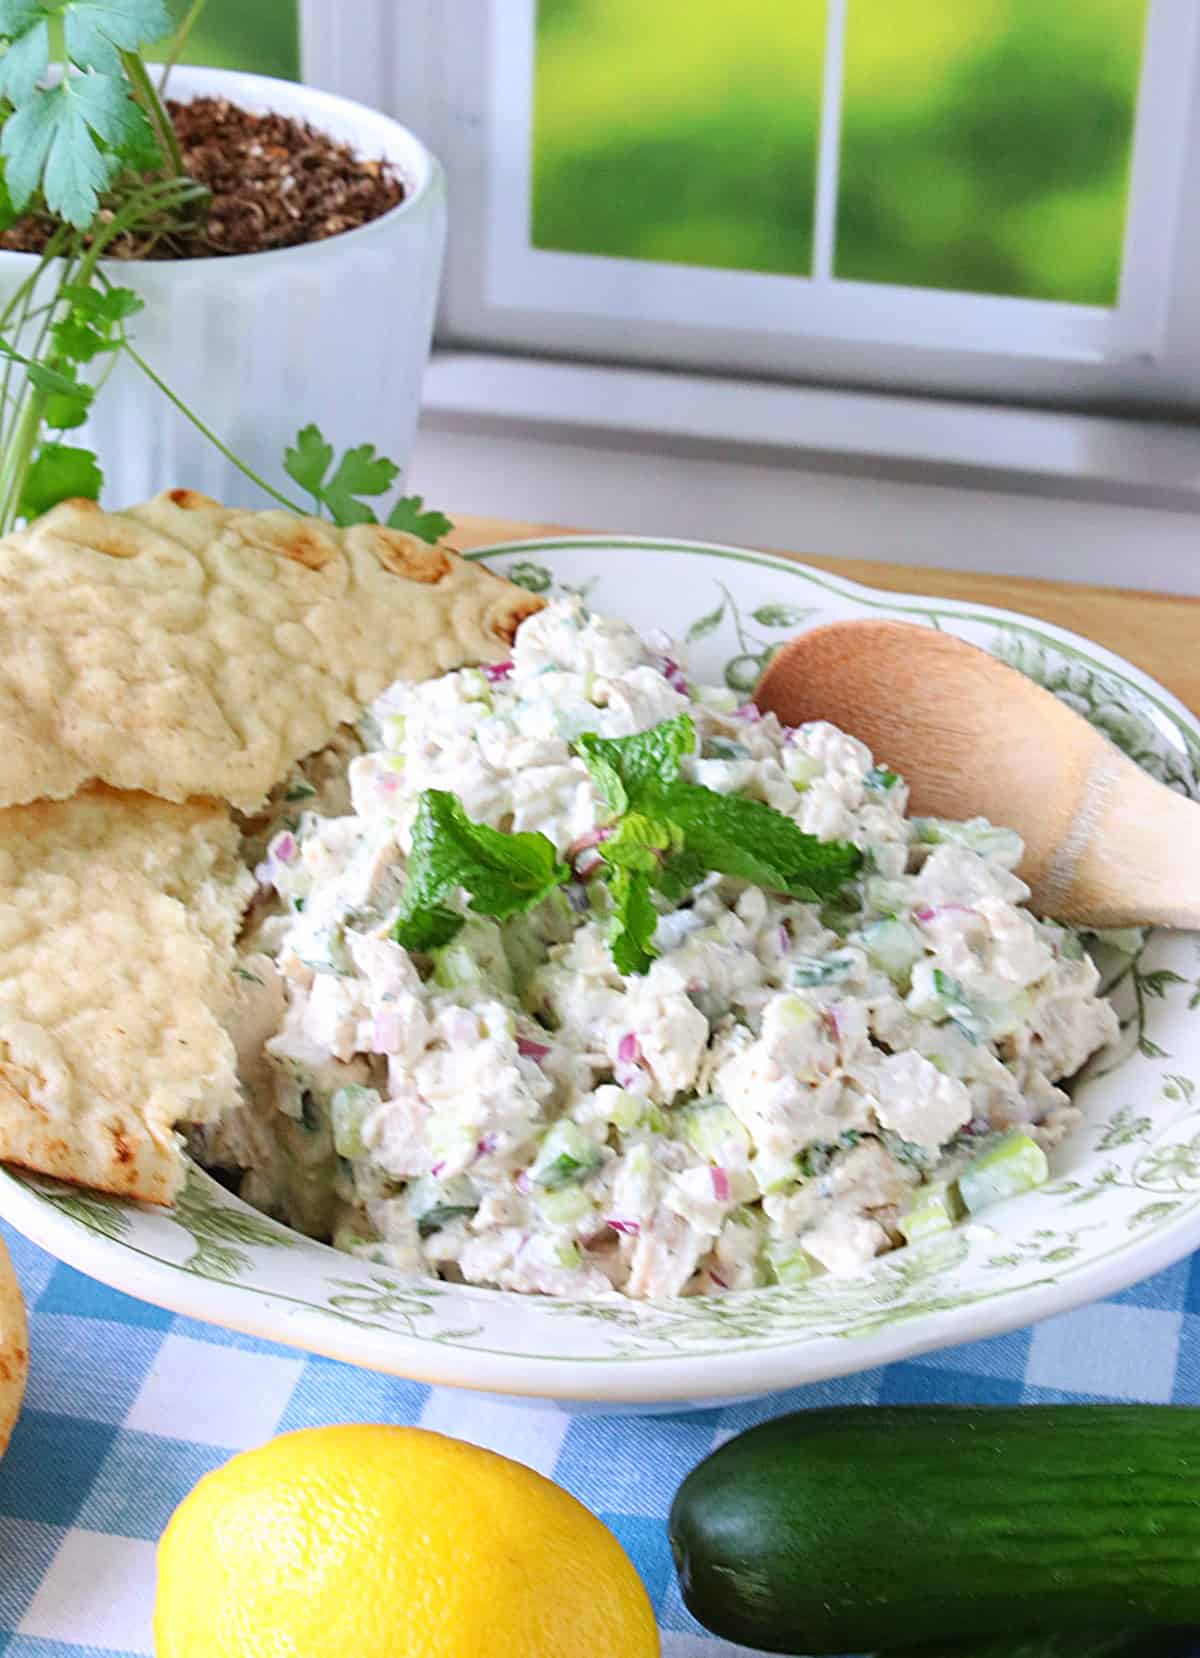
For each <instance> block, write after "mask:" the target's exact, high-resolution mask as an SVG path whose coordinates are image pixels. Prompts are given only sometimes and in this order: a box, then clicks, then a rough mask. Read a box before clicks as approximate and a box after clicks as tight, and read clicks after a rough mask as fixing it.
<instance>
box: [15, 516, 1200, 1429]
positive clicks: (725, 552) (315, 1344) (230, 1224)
mask: <svg viewBox="0 0 1200 1658" xmlns="http://www.w3.org/2000/svg"><path fill="white" fill-rule="evenodd" d="M485 556H487V559H488V562H489V564H490V565H491V566H492V568H493V569H496V570H499V571H501V572H503V573H504V574H507V575H509V576H511V577H513V578H514V579H516V580H518V581H520V582H522V583H523V584H525V585H527V586H531V587H534V588H536V589H537V590H538V591H544V590H548V589H550V588H551V587H552V586H553V585H557V586H558V587H559V588H571V589H574V590H577V591H582V592H583V593H585V594H586V595H587V598H588V601H589V603H591V604H592V605H594V606H595V608H596V609H598V610H602V611H610V612H612V613H613V614H614V615H620V616H625V617H627V618H628V619H629V620H630V621H632V622H634V623H635V624H637V625H638V626H639V627H641V628H643V629H647V628H650V627H660V628H665V629H667V630H668V631H669V632H670V633H672V634H674V635H675V636H676V637H677V638H684V639H686V640H688V641H689V653H688V655H689V662H690V665H691V668H692V671H693V672H694V673H695V674H696V676H697V677H699V678H701V679H710V680H711V679H715V680H720V679H721V678H722V676H724V677H725V678H726V679H727V680H728V681H729V682H730V683H731V684H733V685H735V686H736V687H737V688H738V689H742V690H746V689H748V688H749V687H750V686H751V685H752V684H753V682H754V679H755V677H756V675H757V672H758V669H759V667H760V665H761V662H762V660H763V657H764V654H765V653H766V652H768V651H769V650H770V648H771V646H772V645H773V644H774V643H776V642H778V641H780V640H782V639H784V638H786V637H787V636H788V635H789V634H790V633H793V632H795V631H796V630H798V629H799V628H801V627H804V626H808V625H812V624H814V623H816V622H819V621H828V620H832V619H834V618H838V617H846V616H867V615H880V614H882V615H891V616H904V617H908V618H910V619H913V620H917V621H924V622H927V623H929V624H930V625H931V626H934V627H942V628H945V629H947V630H948V631H950V632H952V633H955V634H959V635H961V636H962V637H963V638H965V639H970V640H972V641H973V642H974V643H976V644H980V645H983V646H985V647H987V648H988V649H990V650H993V651H995V652H997V653H999V654H1000V655H1002V656H1004V657H1005V658H1006V659H1007V660H1009V661H1010V662H1012V663H1014V664H1015V665H1016V666H1018V667H1020V668H1022V669H1023V670H1024V671H1025V672H1026V673H1029V674H1031V675H1032V676H1033V677H1034V678H1036V679H1038V680H1040V681H1041V682H1042V683H1043V684H1045V685H1047V686H1048V687H1049V688H1050V689H1051V690H1053V691H1056V692H1057V693H1058V694H1059V695H1060V696H1062V697H1063V698H1064V699H1065V700H1066V701H1068V702H1069V703H1071V704H1072V706H1074V707H1076V708H1078V709H1079V711H1080V712H1081V713H1084V714H1086V715H1087V716H1088V718H1089V719H1091V720H1093V721H1094V722H1095V723H1096V724H1097V725H1099V726H1100V727H1102V729H1103V730H1105V731H1106V732H1107V733H1108V734H1109V735H1110V736H1111V737H1113V738H1114V739H1115V740H1116V741H1117V742H1118V743H1120V744H1121V746H1122V747H1123V748H1125V749H1126V751H1127V752H1129V753H1131V754H1133V755H1134V756H1135V757H1136V758H1137V759H1138V760H1139V761H1141V762H1142V763H1143V764H1144V765H1145V766H1147V767H1148V768H1149V769H1150V770H1152V771H1154V772H1155V773H1156V774H1157V775H1158V776H1160V777H1162V778H1163V779H1165V780H1166V781H1168V782H1171V783H1173V784H1175V785H1176V786H1177V787H1180V788H1183V789H1186V790H1188V791H1189V792H1191V793H1193V794H1196V795H1200V722H1198V721H1197V720H1196V719H1195V718H1193V717H1192V716H1191V715H1190V714H1188V713H1187V711H1186V710H1185V709H1184V708H1183V707H1182V706H1181V705H1180V704H1179V703H1178V702H1177V701H1176V700H1175V699H1174V698H1172V697H1171V696H1170V695H1169V694H1168V693H1167V692H1166V691H1164V690H1163V689H1162V688H1161V687H1160V686H1158V685H1156V684H1155V683H1154V682H1153V681H1152V680H1150V679H1149V678H1147V677H1146V675H1144V674H1143V673H1141V672H1139V670H1138V669H1136V668H1134V667H1132V666H1130V664H1129V663H1127V662H1123V661H1122V660H1121V659H1120V658H1118V657H1115V656H1113V655H1112V654H1111V653H1110V652H1108V651H1105V650H1103V649H1102V648H1101V647H1100V646H1098V645H1092V644H1089V643H1088V642H1087V641H1086V640H1084V639H1080V638H1078V637H1077V636H1075V635H1073V634H1070V633H1067V632H1065V631H1064V630H1062V629H1060V628H1055V627H1051V626H1050V625H1049V624H1046V623H1041V622H1033V621H1030V620H1028V619H1026V618H1022V617H1020V616H1015V615H1012V614H1011V613H1008V612H1004V611H999V610H988V609H985V608H982V607H980V608H972V607H970V606H968V605H964V604H957V603H954V602H952V601H950V600H935V599H915V598H905V597H903V596H898V595H894V594H884V593H878V592H873V591H871V590H869V589H867V588H863V587H858V586H856V585H855V584H853V583H851V582H847V581H842V580H839V579H838V578H836V577H834V576H829V575H826V574H824V573H823V572H821V571H818V570H811V569H807V568H805V567H804V566H803V565H798V564H793V563H790V562H788V561H786V560H782V559H776V558H769V557H766V556H764V555H761V554H755V553H745V552H738V551H735V550H733V549H731V548H723V547H703V546H697V545H694V544H681V543H677V542H661V541H646V540H638V539H634V538H625V539H621V540H599V539H581V538H574V539H570V540H561V541H539V542H527V543H522V544H521V545H519V546H513V547H505V548H500V549H495V550H493V551H491V552H490V553H488V554H487V555H485ZM1013 741H1014V742H1019V741H1020V733H1016V732H1015V733H1014V734H1013ZM1109 970H1110V975H1111V977H1112V979H1113V980H1114V981H1115V982H1114V986H1113V993H1114V996H1115V998H1116V1000H1117V1005H1118V1007H1119V1010H1120V1013H1121V1017H1122V1035H1121V1039H1120V1041H1119V1042H1118V1044H1117V1046H1116V1048H1115V1049H1114V1050H1113V1051H1112V1052H1109V1053H1107V1054H1104V1055H1101V1056H1099V1057H1098V1060H1097V1061H1096V1062H1093V1064H1092V1065H1091V1066H1090V1067H1089V1073H1088V1075H1087V1076H1086V1078H1085V1079H1083V1080H1082V1081H1081V1082H1080V1084H1079V1086H1078V1090H1077V1099H1078V1102H1079V1103H1080V1105H1081V1106H1082V1107H1083V1109H1084V1111H1085V1114H1086V1124H1085V1126H1084V1127H1083V1128H1082V1129H1081V1130H1080V1131H1079V1132H1078V1133H1077V1134H1076V1135H1075V1136H1074V1138H1073V1139H1072V1140H1071V1141H1070V1143H1069V1144H1067V1145H1066V1146H1064V1147H1063V1148H1062V1149H1061V1150H1060V1151H1059V1152H1058V1153H1057V1154H1056V1156H1055V1158H1054V1178H1053V1179H1052V1180H1051V1182H1050V1184H1049V1185H1048V1186H1046V1187H1044V1188H1043V1189H1042V1190H1040V1191H1037V1192H1033V1193H1030V1194H1028V1195H1027V1196H1024V1197H1020V1198H1016V1199H1013V1200H1011V1201H1009V1202H1008V1203H1005V1204H1001V1205H998V1206H997V1207H995V1208H994V1209H990V1210H989V1211H988V1212H987V1224H986V1225H981V1224H972V1225H968V1226H964V1227H961V1228H960V1229H958V1230H956V1231H954V1232H952V1233H948V1234H943V1235H942V1236H941V1237H939V1238H934V1239H931V1240H930V1241H928V1242H927V1243H926V1244H924V1245H921V1246H918V1247H914V1248H909V1249H905V1250H901V1251H898V1252H897V1253H895V1254H892V1255H888V1256H885V1257H883V1258H882V1259H880V1260H878V1261H877V1262H876V1263H875V1264H874V1266H873V1268H872V1270H871V1271H869V1272H868V1273H866V1274H865V1275H864V1276H863V1277H861V1278H857V1279H853V1280H844V1279H843V1280H835V1279H821V1280H818V1281H816V1282H814V1283H812V1284H810V1285H806V1286H804V1287H802V1288H793V1289H783V1288H776V1289H767V1290H754V1291H746V1292H742V1293H733V1294H729V1295H724V1296H719V1297H712V1298H707V1299H702V1300H700V1299H697V1300H689V1301H677V1302H673V1303H662V1304H657V1305H645V1304H639V1303H634V1302H620V1301H617V1302H613V1303H606V1304H597V1303H576V1302H571V1301H564V1300H550V1299H539V1298H533V1297H523V1296H518V1295H514V1294H508V1293H500V1292H497V1291H491V1290H482V1289H473V1288H463V1287H460V1286H456V1285H449V1284H441V1283H434V1282H431V1281H429V1280H412V1279H402V1278H400V1277H398V1276H396V1275H394V1274H392V1273H389V1272H388V1271H387V1270H386V1269H383V1268H380V1267H377V1266H372V1265H370V1264H368V1263H366V1262H363V1261H359V1260H356V1259H353V1258H351V1257H349V1256H345V1255H339V1254H337V1253H335V1252H334V1251H333V1250H332V1249H328V1248H326V1247H325V1246H324V1245H321V1244H315V1243H311V1242H309V1241H308V1240H307V1239H304V1238H300V1237H297V1236H296V1235H294V1234H292V1233H289V1232H288V1231H286V1230H285V1229H284V1228H283V1227H280V1226H278V1225H276V1224H275V1223H274V1222H272V1221H268V1220H266V1219H264V1218H263V1217H262V1216H261V1215H257V1214H255V1213H254V1212H253V1211H251V1210H250V1209H247V1208H246V1207H245V1206H244V1205H243V1204H241V1203H239V1202H237V1201H236V1200H235V1199H234V1198H231V1197H230V1196H229V1195H228V1194H227V1193H226V1192H224V1191H223V1190H222V1189H221V1188H220V1187H219V1186H217V1185H216V1184H215V1182H213V1181H211V1180H210V1179H209V1178H208V1177H207V1176H206V1175H204V1174H201V1173H200V1172H199V1171H195V1172H194V1173H193V1174H192V1176H191V1178H190V1179H189V1181H188V1185H187V1189H186V1191H185V1193H184V1196H183V1200H182V1202H181V1203H180V1205H179V1207H178V1208H177V1209H176V1210H175V1211H174V1212H171V1213H169V1212H165V1211H156V1210H151V1209H147V1208H141V1207H138V1206H135V1205H128V1204H122V1203H119V1202H116V1201H115V1200H111V1199H107V1198H104V1197H99V1196H96V1195H94V1194H91V1193H85V1192H79V1191H75V1190H73V1189H71V1188H69V1187H65V1186H61V1185H58V1184H56V1183H54V1182H51V1181H46V1180H41V1179H36V1178H33V1177H22V1176H17V1175H15V1174H4V1173H0V1214H2V1215H3V1216H4V1218H5V1219H6V1220H9V1221H11V1222H12V1223H13V1225H14V1226H16V1227H18V1228H19V1229H20V1230H21V1231H23V1232H25V1233H26V1234H27V1235H28V1236H29V1237H31V1238H32V1239H34V1241H35V1242H37V1243H39V1244H41V1245H42V1246H43V1247H44V1248H46V1249H49V1250H51V1251H52V1252H53V1253H54V1254H56V1255H58V1256H60V1257H61V1258H62V1259H63V1260H65V1261H68V1262H70V1263H71V1265H72V1266H75V1267H78V1268H80V1269H81V1270H82V1271H84V1272H87V1273H90V1274H92V1275H93V1276H94V1277H96V1278H100V1279H103V1280H104V1281H105V1282H106V1283H109V1284H112V1285H114V1286H116V1287H117V1288H118V1289H122V1290H126V1291H128V1292H129V1293H130V1294H132V1295H137V1296H141V1297H144V1298H145V1299H146V1300H149V1301H154V1302H158V1303H160V1304H161V1305H163V1306H165V1307H169V1308H172V1309H174V1310H176V1311H179V1312H182V1313H186V1314H189V1315H191V1316H193V1317H196V1318H203V1319H210V1320H212V1321H213V1322H215V1323H218V1324H224V1325H228V1326H229V1327H231V1328H233V1329H237V1330H242V1331H246V1332H248V1333H250V1334H253V1335H259V1336H263V1337H268V1338H270V1339H272V1340H275V1341H280V1342H290V1343H292V1344H293V1345H295V1346H297V1347H302V1348H308V1349H311V1350H313V1351H314V1352H319V1353H325V1354H328V1355H330V1356H332V1357H335V1358H340V1359H347V1360H351V1361H353V1362H355V1363H358V1364H364V1365H369V1366H372V1367H373V1368H375V1369H378V1370H383V1371H387V1372H390V1373H392V1374H395V1375H399V1376H407V1377H413V1378H417V1379H419V1380H421V1381H426V1382H436V1383H449V1384H451V1385H453V1386H458V1387H470V1388H478V1389H481V1390H485V1391H488V1392H496V1393H506V1394H517V1395H524V1396H527V1397H531V1398H546V1397H553V1398H556V1399H560V1400H570V1401H577V1402H590V1403H591V1404H593V1405H599V1406H601V1407H602V1408H606V1409H613V1408H621V1407H635V1408H636V1407H641V1408H658V1409H662V1408H665V1407H671V1406H675V1407H683V1406H686V1405H699V1404H704V1403H715V1402H717V1401H720V1400H725V1399H728V1398H733V1397H739V1396H745V1395H752V1394H760V1393H766V1392H769V1391H771V1390H773V1389H777V1388H785V1387H794V1386H796V1385H797V1384H799V1383H802V1382H811V1381H817V1380H819V1379H821V1378H823V1377H827V1376H833V1375H838V1374H842V1373H845V1372H847V1371H852V1370H859V1369H864V1368H866V1367H868V1366H871V1365H877V1364H881V1363H886V1362H888V1361H889V1360H893V1359H899V1358H903V1357H905V1356H906V1355H909V1354H913V1353H919V1352H924V1351H927V1350H929V1349H930V1348H935V1347H943V1346H949V1345H951V1344H953V1343H955V1342H961V1341H970V1340H973V1339H975V1338H976V1337H979V1336H987V1335H993V1334H995V1333H997V1332H999V1331H1002V1330H1008V1329H1012V1328H1014V1327H1016V1326H1019V1325H1023V1324H1027V1323H1029V1322H1031V1321H1032V1320H1034V1319H1038V1318H1044V1317H1046V1316H1047V1314H1050V1313H1056V1312H1062V1311H1064V1310H1065V1309H1066V1308H1069V1307H1072V1306H1076V1305H1078V1304H1079V1303H1080V1302H1083V1301H1089V1300H1092V1299H1094V1298H1096V1297H1098V1296H1102V1295H1107V1294H1110V1293H1112V1292H1113V1291H1115V1290H1118V1289H1121V1288H1124V1286H1125V1285H1127V1284H1130V1283H1132V1282H1133V1281H1134V1280H1136V1279H1138V1278H1142V1277H1145V1276H1147V1275H1148V1274H1150V1273H1152V1272H1155V1271H1157V1270H1159V1269H1160V1268H1161V1267H1164V1266H1167V1265H1168V1264H1169V1263H1170V1262H1172V1261H1175V1260H1177V1259H1179V1257H1180V1256H1182V1255H1184V1254H1186V1253H1187V1252H1188V1251H1190V1250H1191V1249H1193V1248H1194V1247H1195V1246H1196V1245H1197V1244H1198V1243H1200V940H1198V939H1197V937H1195V936H1194V935H1183V934H1174V935H1168V934H1166V933H1162V934H1156V935H1154V936H1152V937H1151V938H1150V939H1149V941H1148V942H1147V943H1146V945H1145V948H1144V950H1142V951H1141V952H1140V953H1137V954H1130V953H1126V954H1124V955H1120V954H1117V955H1114V957H1113V959H1112V962H1111V963H1110V968H1109Z"/></svg>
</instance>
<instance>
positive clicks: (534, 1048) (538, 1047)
mask: <svg viewBox="0 0 1200 1658" xmlns="http://www.w3.org/2000/svg"><path fill="white" fill-rule="evenodd" d="M517 1052H518V1053H519V1054H520V1055H521V1057H522V1058H523V1059H536V1060H537V1062H538V1064H539V1065H540V1064H541V1063H542V1061H543V1059H545V1057H546V1055H547V1054H548V1053H549V1052H550V1049H549V1048H548V1047H547V1046H546V1044H545V1043H544V1042H535V1041H534V1040H533V1038H532V1037H529V1036H518V1037H517Z"/></svg>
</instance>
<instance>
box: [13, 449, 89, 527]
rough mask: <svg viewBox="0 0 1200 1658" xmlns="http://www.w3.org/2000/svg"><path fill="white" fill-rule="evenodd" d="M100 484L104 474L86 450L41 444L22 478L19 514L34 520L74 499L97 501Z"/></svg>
mask: <svg viewBox="0 0 1200 1658" xmlns="http://www.w3.org/2000/svg"><path fill="white" fill-rule="evenodd" d="M103 482H104V474H103V473H102V472H101V470H100V468H99V466H98V465H97V463H96V457H95V455H93V454H92V452H91V451H90V450H89V449H72V448H71V447H69V446H68V445H67V444H62V443H44V444H43V445H42V447H41V450H40V452H39V454H38V456H37V458H36V459H35V461H34V462H33V465H32V466H31V467H30V468H29V471H28V473H27V474H26V477H25V487H24V489H23V490H22V491H21V502H20V512H21V514H22V516H23V517H25V518H37V517H40V515H41V514H42V513H43V512H49V510H50V508H51V507H56V506H57V505H58V503H59V502H60V501H68V500H71V499H72V498H74V497H76V496H80V497H82V498H83V499H85V500H88V501H98V500H99V499H100V487H101V485H102V484H103Z"/></svg>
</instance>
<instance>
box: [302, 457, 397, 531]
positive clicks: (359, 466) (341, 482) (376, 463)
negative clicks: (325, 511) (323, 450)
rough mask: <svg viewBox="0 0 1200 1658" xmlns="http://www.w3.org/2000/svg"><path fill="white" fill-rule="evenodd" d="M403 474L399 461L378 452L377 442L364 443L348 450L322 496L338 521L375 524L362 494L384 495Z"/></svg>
mask: <svg viewBox="0 0 1200 1658" xmlns="http://www.w3.org/2000/svg"><path fill="white" fill-rule="evenodd" d="M399 474H400V468H399V467H398V466H397V465H396V463H395V461H389V460H388V459H387V458H386V456H384V455H377V454H376V453H375V445H374V444H373V443H360V444H358V445H357V447H356V448H354V449H347V450H346V453H345V454H344V455H343V456H342V458H341V460H340V461H339V462H338V464H337V470H336V471H335V472H334V474H333V477H332V478H330V480H329V482H328V483H327V484H326V485H325V487H324V488H323V489H322V491H321V499H322V500H323V501H324V503H325V505H326V506H327V507H328V508H329V512H330V515H331V517H332V518H333V521H334V523H335V524H342V525H345V524H373V523H375V514H374V513H373V512H372V511H371V508H370V507H368V506H366V505H365V504H364V503H363V502H362V501H360V500H359V499H358V497H359V496H361V495H383V494H384V493H385V492H386V491H387V490H389V489H390V488H391V487H392V485H393V484H394V483H395V481H396V479H397V477H398V476H399Z"/></svg>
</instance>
